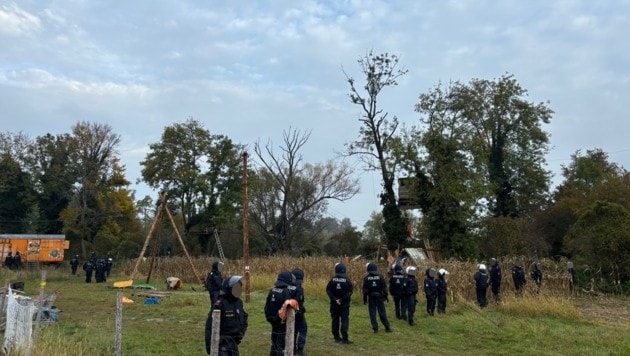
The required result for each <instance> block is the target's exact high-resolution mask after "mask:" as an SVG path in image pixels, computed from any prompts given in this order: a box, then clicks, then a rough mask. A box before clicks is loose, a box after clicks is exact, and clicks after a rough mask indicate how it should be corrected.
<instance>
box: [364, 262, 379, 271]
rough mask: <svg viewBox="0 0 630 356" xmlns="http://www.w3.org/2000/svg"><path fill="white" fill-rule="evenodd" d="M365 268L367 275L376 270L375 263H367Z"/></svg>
mask: <svg viewBox="0 0 630 356" xmlns="http://www.w3.org/2000/svg"><path fill="white" fill-rule="evenodd" d="M365 268H366V269H367V271H368V273H375V272H376V270H377V266H376V263H372V262H369V263H367V264H366V265H365Z"/></svg>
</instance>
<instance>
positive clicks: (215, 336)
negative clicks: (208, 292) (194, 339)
mask: <svg viewBox="0 0 630 356" xmlns="http://www.w3.org/2000/svg"><path fill="white" fill-rule="evenodd" d="M210 340H211V341H210V356H218V355H219V343H221V311H220V310H213V311H212V335H211V339H210Z"/></svg>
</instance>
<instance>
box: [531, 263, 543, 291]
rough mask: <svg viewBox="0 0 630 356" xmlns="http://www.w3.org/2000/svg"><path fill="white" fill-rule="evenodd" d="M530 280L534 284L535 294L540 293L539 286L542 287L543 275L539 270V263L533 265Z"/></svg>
mask: <svg viewBox="0 0 630 356" xmlns="http://www.w3.org/2000/svg"><path fill="white" fill-rule="evenodd" d="M531 276H532V279H533V280H534V283H536V293H538V292H540V286H541V285H542V279H543V273H542V270H541V269H540V262H536V263H535V264H534V270H533V271H532V274H531Z"/></svg>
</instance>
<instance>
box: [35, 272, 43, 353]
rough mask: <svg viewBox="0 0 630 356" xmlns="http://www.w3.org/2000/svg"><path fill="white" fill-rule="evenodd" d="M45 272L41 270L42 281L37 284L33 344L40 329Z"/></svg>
mask: <svg viewBox="0 0 630 356" xmlns="http://www.w3.org/2000/svg"><path fill="white" fill-rule="evenodd" d="M45 289H46V270H45V269H42V280H41V281H40V282H39V305H38V307H37V319H35V329H34V330H33V344H34V345H35V344H37V338H38V337H39V330H40V329H41V328H42V309H43V307H44V302H45V293H44V292H45Z"/></svg>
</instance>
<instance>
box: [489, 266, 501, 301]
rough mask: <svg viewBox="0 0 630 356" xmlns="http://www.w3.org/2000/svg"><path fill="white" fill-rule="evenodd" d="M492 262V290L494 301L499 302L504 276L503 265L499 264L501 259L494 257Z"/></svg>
mask: <svg viewBox="0 0 630 356" xmlns="http://www.w3.org/2000/svg"><path fill="white" fill-rule="evenodd" d="M490 264H491V265H492V267H491V268H490V290H491V291H492V296H493V297H494V301H495V302H499V301H500V300H501V279H502V278H503V275H502V274H501V266H499V261H497V260H496V259H494V258H493V259H492V260H491V262H490Z"/></svg>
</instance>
